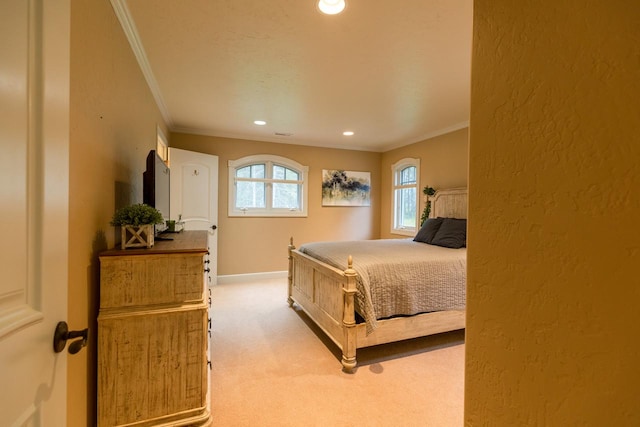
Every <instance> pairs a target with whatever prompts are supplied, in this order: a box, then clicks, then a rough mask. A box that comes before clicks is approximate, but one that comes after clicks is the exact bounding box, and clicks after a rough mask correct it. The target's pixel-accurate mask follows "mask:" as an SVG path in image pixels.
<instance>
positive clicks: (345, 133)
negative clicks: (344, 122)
mask: <svg viewBox="0 0 640 427" xmlns="http://www.w3.org/2000/svg"><path fill="white" fill-rule="evenodd" d="M342 134H343V135H344V136H352V135H353V132H351V131H350V130H348V131H345V132H342Z"/></svg>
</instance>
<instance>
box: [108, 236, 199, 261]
mask: <svg viewBox="0 0 640 427" xmlns="http://www.w3.org/2000/svg"><path fill="white" fill-rule="evenodd" d="M163 238H168V239H173V240H162V239H163ZM208 250H209V232H208V231H207V230H191V231H181V232H179V233H165V234H163V235H162V236H161V238H160V239H158V238H157V237H156V239H155V244H154V245H153V247H151V248H130V249H124V250H122V249H110V250H108V251H105V252H101V253H100V257H106V256H129V255H157V254H169V253H177V252H180V253H185V252H187V253H188V252H192V253H206V252H207V251H208Z"/></svg>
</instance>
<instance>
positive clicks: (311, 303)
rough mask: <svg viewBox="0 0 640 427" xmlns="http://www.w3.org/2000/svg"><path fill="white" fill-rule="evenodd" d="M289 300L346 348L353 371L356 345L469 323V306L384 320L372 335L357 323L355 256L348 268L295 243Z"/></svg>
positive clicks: (344, 358) (347, 366) (348, 368)
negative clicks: (303, 249)
mask: <svg viewBox="0 0 640 427" xmlns="http://www.w3.org/2000/svg"><path fill="white" fill-rule="evenodd" d="M288 250H289V272H288V303H289V305H290V306H292V305H293V304H294V303H296V304H297V305H298V306H299V307H300V308H302V310H303V311H304V312H305V313H306V314H307V315H308V316H309V317H310V318H311V320H313V321H314V323H315V324H316V325H318V327H320V329H322V330H323V331H324V333H325V334H326V335H327V336H328V337H329V338H331V340H332V341H333V342H334V343H335V344H336V345H337V346H338V347H339V348H340V349H341V350H342V361H341V362H342V367H343V370H344V371H345V372H353V370H354V369H355V367H356V364H357V362H356V349H358V348H362V347H369V346H372V345H378V344H385V343H390V342H395V341H400V340H405V339H410V338H417V337H422V336H426V335H432V334H438V333H441V332H448V331H453V330H457V329H464V327H465V311H464V310H448V311H438V312H430V313H424V314H418V315H415V316H408V317H395V318H391V319H387V320H378V327H377V328H376V330H375V331H374V332H373V333H371V334H369V335H367V333H366V326H365V324H363V323H360V324H356V321H355V294H356V292H357V290H356V277H357V273H356V272H355V270H354V269H353V268H352V267H353V262H352V259H351V257H349V259H348V268H347V269H346V270H344V271H342V270H339V269H337V268H335V267H333V266H330V265H328V264H326V263H323V262H322V261H319V260H317V259H315V258H313V257H310V256H308V255H306V254H304V253H302V252H300V251H298V250H296V248H295V246H294V245H293V239H291V240H290V243H289V248H288Z"/></svg>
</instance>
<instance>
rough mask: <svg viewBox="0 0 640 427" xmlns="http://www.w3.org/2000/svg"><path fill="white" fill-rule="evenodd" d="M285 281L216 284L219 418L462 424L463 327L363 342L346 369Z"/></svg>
mask: <svg viewBox="0 0 640 427" xmlns="http://www.w3.org/2000/svg"><path fill="white" fill-rule="evenodd" d="M286 288H287V285H286V278H283V279H269V280H263V281H255V282H247V283H232V284H222V285H217V286H215V287H213V289H212V298H213V303H212V308H211V318H212V329H213V333H212V339H211V360H212V371H211V412H212V414H213V420H214V422H213V425H214V426H234V427H241V426H267V427H269V426H282V427H286V426H335V427H351V426H353V427H356V426H371V427H376V426H385V427H388V426H444V427H448V426H462V424H463V399H464V332H463V331H455V332H449V333H445V334H439V335H434V336H430V337H423V338H417V339H413V340H406V341H402V342H398V343H391V344H385V345H379V346H375V347H370V348H364V349H359V350H358V351H357V360H358V368H357V370H356V372H355V373H353V374H346V373H344V372H342V370H341V368H342V365H341V364H340V358H341V353H340V350H339V349H338V347H337V346H336V345H335V344H334V343H333V342H332V341H331V340H329V339H328V338H327V337H326V336H325V335H324V333H323V332H322V331H321V330H320V329H318V328H317V327H316V326H315V325H314V324H313V322H312V321H311V320H310V319H309V318H308V317H307V316H306V315H305V314H304V312H302V311H301V310H300V309H299V308H297V306H295V305H294V308H290V307H289V306H288V304H287V289H286Z"/></svg>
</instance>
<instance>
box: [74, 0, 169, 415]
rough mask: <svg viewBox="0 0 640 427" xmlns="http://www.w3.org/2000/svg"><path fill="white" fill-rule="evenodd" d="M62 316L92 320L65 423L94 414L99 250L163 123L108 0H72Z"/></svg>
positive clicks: (77, 324) (110, 241)
mask: <svg viewBox="0 0 640 427" xmlns="http://www.w3.org/2000/svg"><path fill="white" fill-rule="evenodd" d="M70 72H71V81H70V135H69V138H70V141H69V148H70V153H69V156H70V159H69V162H70V170H69V224H70V225H69V317H68V319H67V321H68V322H69V326H70V327H72V328H73V329H81V328H85V327H89V328H91V334H93V335H90V336H91V338H90V340H89V346H88V347H87V348H86V349H85V350H83V351H82V352H80V353H78V354H77V355H75V356H70V357H69V359H68V363H69V369H68V393H67V395H68V396H67V405H68V425H69V426H73V427H75V426H82V427H84V426H90V425H94V424H95V417H96V375H97V374H96V357H97V356H96V342H97V340H96V339H95V333H96V317H97V301H98V267H99V265H98V258H97V255H98V253H99V252H100V251H102V250H105V249H107V248H112V247H113V246H114V241H115V228H114V227H112V226H110V225H109V221H110V220H111V216H112V215H113V212H114V210H115V208H116V206H118V207H119V206H122V205H124V204H128V203H133V202H141V201H142V172H143V170H144V168H145V158H146V156H147V153H148V151H149V150H150V149H153V148H155V143H156V126H157V125H160V126H161V127H163V128H164V130H165V133H166V127H165V126H164V123H163V121H162V117H161V115H160V113H159V111H158V109H157V107H156V104H155V101H154V99H153V97H152V95H151V92H150V91H149V88H148V86H147V84H146V82H145V80H144V77H143V76H142V72H141V71H140V68H139V67H138V64H137V62H136V59H135V57H134V56H133V53H132V52H131V48H130V47H129V43H128V42H127V40H126V38H125V36H124V33H123V32H122V29H121V27H120V24H119V23H118V20H117V18H116V16H115V14H114V12H113V8H112V7H111V4H110V2H109V0H99V1H96V0H73V1H72V2H71V63H70Z"/></svg>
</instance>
